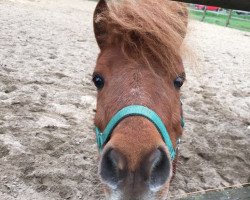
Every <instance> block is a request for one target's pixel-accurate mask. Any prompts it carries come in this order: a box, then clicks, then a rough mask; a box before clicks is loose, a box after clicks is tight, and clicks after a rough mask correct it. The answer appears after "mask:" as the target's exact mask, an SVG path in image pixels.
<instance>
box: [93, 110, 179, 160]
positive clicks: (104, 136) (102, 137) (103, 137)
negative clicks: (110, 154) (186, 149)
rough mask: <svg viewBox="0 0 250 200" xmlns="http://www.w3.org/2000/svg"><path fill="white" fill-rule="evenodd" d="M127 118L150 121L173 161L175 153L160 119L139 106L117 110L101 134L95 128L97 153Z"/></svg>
mask: <svg viewBox="0 0 250 200" xmlns="http://www.w3.org/2000/svg"><path fill="white" fill-rule="evenodd" d="M129 116H143V117H145V118H147V119H148V120H150V121H151V122H152V123H153V124H154V125H155V127H156V128H157V129H158V131H159V133H160V134H161V136H162V138H163V140H164V142H165V143H166V145H167V147H168V150H169V152H170V156H171V159H172V160H174V158H175V154H176V151H175V149H174V148H173V145H172V142H171V139H170V137H169V133H168V131H167V129H166V127H165V125H164V123H163V122H162V120H161V118H160V117H159V116H158V115H157V113H156V112H154V111H153V110H151V109H149V108H147V107H145V106H141V105H130V106H127V107H124V108H122V109H121V110H119V111H118V112H117V113H116V114H115V115H114V116H113V117H112V118H111V120H110V121H109V123H108V125H107V126H106V128H105V130H104V131H103V133H102V132H101V131H100V129H99V128H98V127H95V132H96V142H97V145H98V149H99V151H102V149H103V145H104V144H105V143H106V142H107V140H108V139H109V137H110V135H111V133H112V131H113V130H114V128H115V127H116V126H117V125H118V124H119V122H121V121H122V120H123V119H124V118H126V117H129ZM181 126H182V127H184V120H183V118H182V117H181ZM178 141H179V140H178Z"/></svg>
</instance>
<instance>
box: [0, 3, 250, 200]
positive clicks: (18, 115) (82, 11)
mask: <svg viewBox="0 0 250 200" xmlns="http://www.w3.org/2000/svg"><path fill="white" fill-rule="evenodd" d="M94 7H95V2H92V1H83V0H82V1H80V0H71V1H70V0H64V1H62V0H55V1H48V0H30V1H28V0H15V1H14V0H13V1H11V0H1V1H0V199H1V200H14V199H18V200H45V199H46V200H57V199H58V200H59V199H73V200H76V199H88V200H92V199H103V196H102V192H101V186H100V182H99V180H98V176H97V162H98V154H97V148H96V144H95V139H94V133H93V131H92V128H93V125H92V119H93V111H92V110H93V109H94V108H95V94H96V93H95V88H94V87H93V85H92V83H91V73H92V71H93V67H94V65H95V59H96V56H97V53H98V48H97V45H96V43H95V40H94V35H93V30H92V13H93V9H94ZM190 27H191V31H190V36H189V39H188V43H189V44H190V45H191V46H192V47H193V49H194V51H195V52H196V53H197V57H198V65H199V67H198V68H196V69H194V68H193V67H192V66H191V64H188V63H187V64H186V71H187V77H188V82H187V83H186V85H185V86H184V89H183V104H184V105H183V108H184V113H185V118H186V128H185V129H186V131H185V135H184V137H183V140H182V145H181V159H180V163H179V168H178V173H177V176H176V179H175V181H174V183H173V184H172V187H171V195H173V196H178V195H181V194H185V193H188V192H193V191H198V190H204V189H211V188H220V187H224V186H229V185H233V184H240V183H245V182H250V70H249V67H250V58H249V55H250V48H249V46H250V33H247V32H242V31H237V30H233V29H228V28H224V27H219V26H215V25H209V24H203V23H199V22H192V23H191V26H190Z"/></svg>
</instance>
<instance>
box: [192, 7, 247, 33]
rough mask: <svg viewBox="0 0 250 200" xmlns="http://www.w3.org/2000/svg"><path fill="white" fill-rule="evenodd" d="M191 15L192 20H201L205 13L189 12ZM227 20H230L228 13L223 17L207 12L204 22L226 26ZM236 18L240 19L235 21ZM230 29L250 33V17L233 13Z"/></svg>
mask: <svg viewBox="0 0 250 200" xmlns="http://www.w3.org/2000/svg"><path fill="white" fill-rule="evenodd" d="M189 14H190V16H191V18H192V19H195V20H201V19H202V16H203V11H202V12H200V11H198V10H197V11H196V10H189ZM227 18H228V13H223V15H220V14H217V13H216V12H210V11H207V13H206V17H205V20H204V22H207V23H211V24H217V25H220V26H226V22H227ZM235 18H240V19H235ZM228 27H230V28H235V29H239V30H243V31H248V32H250V16H249V15H238V14H236V13H235V12H233V13H232V17H231V19H230V23H229V25H228Z"/></svg>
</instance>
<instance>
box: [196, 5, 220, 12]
mask: <svg viewBox="0 0 250 200" xmlns="http://www.w3.org/2000/svg"><path fill="white" fill-rule="evenodd" d="M205 7H207V10H211V11H219V10H220V7H216V6H204V5H199V4H196V5H195V8H197V9H199V10H204V9H205Z"/></svg>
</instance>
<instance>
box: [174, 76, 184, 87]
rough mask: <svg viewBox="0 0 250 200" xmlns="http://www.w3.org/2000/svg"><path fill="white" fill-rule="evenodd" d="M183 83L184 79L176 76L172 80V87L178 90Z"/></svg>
mask: <svg viewBox="0 0 250 200" xmlns="http://www.w3.org/2000/svg"><path fill="white" fill-rule="evenodd" d="M184 81H185V78H184V77H182V76H178V77H177V78H176V79H175V80H174V86H175V87H176V88H177V89H180V88H181V86H182V85H183V83H184Z"/></svg>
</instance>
